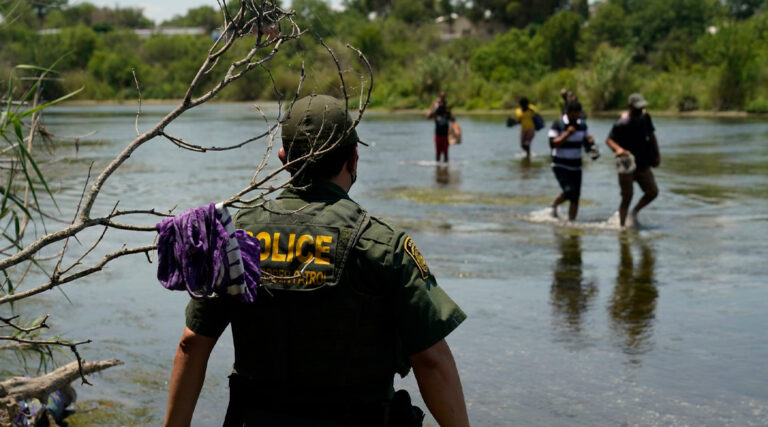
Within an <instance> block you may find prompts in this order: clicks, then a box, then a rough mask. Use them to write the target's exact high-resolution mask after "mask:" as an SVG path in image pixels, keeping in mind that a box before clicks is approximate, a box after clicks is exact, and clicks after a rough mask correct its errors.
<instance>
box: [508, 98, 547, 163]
mask: <svg viewBox="0 0 768 427" xmlns="http://www.w3.org/2000/svg"><path fill="white" fill-rule="evenodd" d="M515 120H516V121H517V123H520V147H521V148H522V149H523V151H525V157H526V158H531V142H533V137H534V136H536V131H537V130H541V129H542V128H544V120H542V118H541V116H540V115H539V112H538V110H537V109H536V106H535V105H533V104H531V103H530V101H528V98H526V97H522V98H520V108H518V109H517V110H515Z"/></svg>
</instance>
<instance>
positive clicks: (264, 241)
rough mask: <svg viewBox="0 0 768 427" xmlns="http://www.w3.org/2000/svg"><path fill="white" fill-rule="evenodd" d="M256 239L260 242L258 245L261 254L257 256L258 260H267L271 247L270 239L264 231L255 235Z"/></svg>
mask: <svg viewBox="0 0 768 427" xmlns="http://www.w3.org/2000/svg"><path fill="white" fill-rule="evenodd" d="M256 238H257V239H259V240H260V242H259V244H261V254H260V255H259V259H261V260H262V261H264V260H266V259H267V258H269V250H270V248H271V246H272V238H271V237H270V236H269V233H267V232H266V231H262V232H261V233H259V234H257V235H256Z"/></svg>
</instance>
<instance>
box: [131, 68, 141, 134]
mask: <svg viewBox="0 0 768 427" xmlns="http://www.w3.org/2000/svg"><path fill="white" fill-rule="evenodd" d="M131 74H133V82H134V83H136V91H137V92H138V93H139V110H138V111H136V120H135V121H134V127H135V128H136V136H139V135H141V132H139V116H141V88H140V87H139V79H138V78H136V68H131Z"/></svg>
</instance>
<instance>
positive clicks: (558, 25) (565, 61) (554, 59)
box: [539, 10, 581, 68]
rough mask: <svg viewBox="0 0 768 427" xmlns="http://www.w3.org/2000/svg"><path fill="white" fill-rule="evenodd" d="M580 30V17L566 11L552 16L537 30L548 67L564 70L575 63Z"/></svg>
mask: <svg viewBox="0 0 768 427" xmlns="http://www.w3.org/2000/svg"><path fill="white" fill-rule="evenodd" d="M580 30H581V17H579V15H577V14H575V13H573V12H569V11H567V10H563V11H560V12H557V13H556V14H554V15H552V17H551V18H549V19H548V20H547V22H545V23H544V25H542V26H541V28H539V35H540V36H541V40H542V46H543V48H544V50H545V51H546V53H547V59H548V61H549V65H550V66H552V67H553V68H564V67H571V66H573V65H574V64H575V63H576V44H577V43H578V42H579V33H580Z"/></svg>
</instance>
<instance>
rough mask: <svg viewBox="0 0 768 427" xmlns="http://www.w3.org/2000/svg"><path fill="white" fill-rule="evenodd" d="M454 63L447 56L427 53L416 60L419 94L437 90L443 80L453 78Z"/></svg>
mask: <svg viewBox="0 0 768 427" xmlns="http://www.w3.org/2000/svg"><path fill="white" fill-rule="evenodd" d="M454 68H455V64H454V63H453V61H451V60H450V59H449V58H446V57H444V56H440V55H429V56H427V57H425V58H423V59H422V60H420V61H419V62H418V64H417V65H416V72H417V74H418V75H419V76H420V77H421V82H420V83H421V84H420V85H419V88H418V93H419V94H420V95H422V94H425V93H430V94H431V93H435V92H438V91H439V90H440V89H441V88H442V87H444V85H445V82H447V81H451V80H453V78H452V75H453V74H454Z"/></svg>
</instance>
